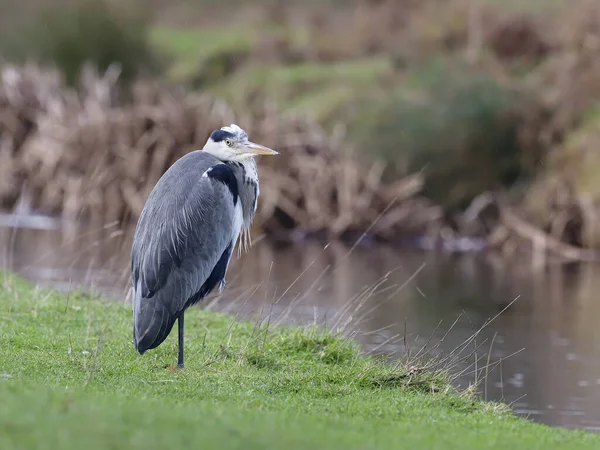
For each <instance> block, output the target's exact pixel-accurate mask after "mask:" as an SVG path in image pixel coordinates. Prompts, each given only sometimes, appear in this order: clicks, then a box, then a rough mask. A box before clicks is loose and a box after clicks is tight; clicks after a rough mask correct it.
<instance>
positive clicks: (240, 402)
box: [0, 274, 600, 450]
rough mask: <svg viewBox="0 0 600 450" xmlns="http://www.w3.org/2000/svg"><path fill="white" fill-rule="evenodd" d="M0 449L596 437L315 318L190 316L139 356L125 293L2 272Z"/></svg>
mask: <svg viewBox="0 0 600 450" xmlns="http://www.w3.org/2000/svg"><path fill="white" fill-rule="evenodd" d="M0 282H1V283H2V291H1V292H0V342H1V343H2V345H1V346H0V374H1V376H0V396H1V398H2V400H3V401H2V402H1V404H0V430H1V432H0V448H3V449H16V448H28V449H33V448H61V449H80V448H87V449H96V448H114V449H117V448H124V449H125V448H127V449H145V450H146V449H155V448H156V449H159V448H165V447H167V446H168V447H173V446H181V445H184V446H186V447H189V446H191V445H193V446H194V447H198V448H200V447H201V448H207V446H209V447H208V448H216V447H218V448H223V449H229V448H232V449H233V448H240V447H241V446H243V447H244V448H257V449H258V448H260V449H281V448H289V449H300V448H311V447H312V448H315V447H316V448H323V449H325V448H339V449H354V448H356V449H359V448H360V449H366V448H398V446H399V445H403V446H406V447H409V448H422V449H470V448H472V449H486V448H500V447H502V448H504V447H508V446H511V447H512V448H514V449H527V450H530V449H561V450H564V449H578V450H581V449H586V448H589V449H592V448H598V445H600V436H598V435H595V434H592V433H586V432H582V431H572V430H566V429H553V428H549V427H546V426H542V425H539V424H534V423H532V422H528V421H526V420H523V419H519V418H516V417H514V416H513V415H512V414H510V413H509V412H508V410H507V408H506V407H504V406H502V405H498V404H493V403H484V402H482V401H480V400H478V399H476V398H474V397H473V396H472V395H470V394H469V393H458V392H455V391H454V390H453V389H452V388H451V387H450V386H449V384H448V382H447V381H446V377H445V375H444V374H442V373H422V374H419V375H414V374H412V373H409V372H406V371H404V370H403V369H402V368H400V367H395V366H394V367H393V366H390V365H386V364H383V363H381V362H377V361H376V360H374V359H372V358H368V357H366V356H363V355H361V354H360V353H359V351H358V349H357V347H356V346H355V345H353V343H352V342H350V341H346V340H343V339H341V338H339V337H336V336H334V335H332V334H330V333H326V332H323V331H319V330H316V329H308V330H307V329H299V328H287V327H278V328H269V327H267V326H266V325H264V324H263V325H255V324H252V323H251V322H242V321H237V320H236V319H235V318H233V317H228V316H225V315H221V314H217V313H214V312H208V311H202V310H199V309H194V310H191V311H190V312H189V313H188V315H187V316H186V317H187V318H188V319H187V320H186V326H187V331H188V332H187V342H186V344H187V361H186V362H187V367H186V369H185V370H184V371H179V370H176V369H173V367H172V366H171V365H170V364H172V363H173V361H174V358H175V357H176V347H175V343H176V339H175V336H171V337H169V338H168V339H167V341H165V343H164V344H163V345H162V346H161V347H159V348H158V349H156V350H155V351H151V352H149V353H147V354H146V355H144V356H143V357H141V356H139V355H138V354H136V352H135V351H134V348H133V345H132V344H131V311H130V308H129V307H128V306H126V305H124V304H123V303H118V302H109V301H106V300H103V299H98V298H89V297H88V296H85V295H82V294H78V293H70V294H64V293H57V292H52V291H49V290H44V289H39V288H36V287H33V286H31V285H29V284H28V283H26V282H24V281H22V280H20V279H19V278H17V277H15V276H13V275H10V274H3V276H2V277H1V278H0Z"/></svg>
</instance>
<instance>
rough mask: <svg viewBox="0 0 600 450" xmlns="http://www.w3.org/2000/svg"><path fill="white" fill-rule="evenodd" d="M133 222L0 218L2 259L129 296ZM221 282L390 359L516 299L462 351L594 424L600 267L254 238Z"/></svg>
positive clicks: (229, 305)
mask: <svg viewBox="0 0 600 450" xmlns="http://www.w3.org/2000/svg"><path fill="white" fill-rule="evenodd" d="M131 231H132V230H127V231H117V230H115V229H112V228H110V227H107V228H106V229H104V230H102V231H96V232H90V231H87V232H81V233H78V234H77V235H76V237H73V232H67V231H57V230H54V231H49V230H43V229H37V230H35V229H34V230H32V229H20V230H14V229H7V228H4V229H2V228H0V250H2V251H1V256H2V264H3V265H4V266H5V267H11V268H13V269H14V270H16V271H18V272H20V273H21V274H23V275H25V276H26V277H28V278H31V279H34V280H36V281H39V282H43V283H47V284H52V285H54V286H58V287H59V288H68V287H70V286H75V285H84V286H92V287H93V288H94V289H96V290H98V291H101V292H103V293H105V294H108V295H111V296H114V297H116V298H120V299H123V300H128V294H129V292H128V290H129V289H128V288H129V250H130V248H131V237H132V232H131ZM227 281H228V285H227V289H226V290H225V291H224V292H223V293H222V294H220V295H213V296H211V302H212V304H213V305H214V307H215V308H218V309H222V310H234V311H237V312H242V313H243V314H249V315H252V316H255V315H259V314H261V315H265V314H267V313H269V314H272V315H273V316H274V318H275V319H277V318H279V319H281V320H287V321H293V322H297V323H298V322H300V323H306V322H313V321H318V322H320V323H323V322H327V323H329V324H336V325H342V324H345V323H348V322H349V323H350V325H349V329H350V330H352V331H358V332H359V333H358V334H357V338H358V339H359V340H360V342H361V343H362V344H363V345H364V346H365V348H366V349H367V350H376V351H379V352H385V353H387V354H389V355H390V356H392V357H395V358H403V357H404V356H405V355H406V352H407V349H406V348H405V346H404V336H405V335H406V342H407V344H408V345H407V346H409V347H410V348H411V349H412V350H411V351H412V352H413V353H414V352H415V351H416V350H417V349H418V348H420V347H422V346H423V345H424V344H425V343H426V342H427V341H428V340H429V339H430V337H431V336H433V339H431V343H430V344H429V346H431V345H433V344H434V343H435V342H437V341H439V340H440V339H441V338H442V337H443V336H444V335H445V334H446V333H448V334H447V336H446V337H445V338H444V340H443V342H442V344H441V345H440V349H441V351H442V353H446V354H447V353H448V352H450V351H452V350H453V349H454V348H455V347H457V346H458V345H460V344H461V343H462V342H464V341H465V340H466V339H468V338H469V336H471V335H472V334H473V332H474V331H476V330H477V329H479V328H480V327H481V326H482V325H483V324H484V323H485V322H486V321H487V320H489V319H490V318H492V317H493V316H495V315H496V314H498V313H499V312H500V311H502V310H503V309H504V308H506V307H507V306H508V305H509V304H510V303H511V302H512V301H513V300H514V299H517V300H516V301H515V302H514V303H513V304H512V305H511V306H510V307H509V308H508V309H506V311H504V312H503V313H502V314H501V315H500V316H499V317H498V318H497V319H495V320H494V321H493V322H492V323H491V324H489V325H488V326H487V327H486V328H484V329H483V331H482V332H481V333H480V335H478V337H477V340H476V341H475V342H473V343H472V344H471V345H470V346H469V348H467V349H465V351H464V352H463V354H464V355H468V354H469V353H470V352H472V348H475V347H476V346H480V347H479V355H481V356H482V357H483V359H481V360H480V361H479V363H478V364H479V368H481V367H482V366H483V365H484V364H485V363H486V361H487V355H488V354H490V362H491V363H494V362H499V361H500V363H499V364H497V365H496V368H495V369H494V370H493V371H491V372H490V373H489V374H488V378H487V382H486V383H484V384H483V386H482V388H484V390H485V395H487V398H488V399H490V400H503V401H506V402H509V403H511V404H512V405H513V407H514V409H515V410H516V411H517V412H519V413H522V414H524V415H526V416H527V417H530V418H532V419H534V420H539V421H541V422H545V423H548V424H551V425H558V426H566V427H585V428H588V429H593V430H600V327H598V326H597V321H598V317H600V302H599V301H598V298H597V295H596V294H595V292H600V291H599V289H600V266H599V265H591V264H588V265H570V266H550V267H548V268H545V269H543V270H532V268H531V267H529V266H528V265H527V263H524V264H523V266H522V267H518V266H515V265H514V264H511V265H510V266H508V267H505V266H503V265H502V263H501V262H498V261H494V260H491V259H490V258H487V259H484V258H483V257H481V256H472V255H471V256H469V255H466V256H465V255H461V256H460V257H457V256H449V255H440V254H433V253H419V252H406V251H399V250H392V249H388V248H362V247H357V248H356V249H354V250H353V251H352V253H350V254H349V253H348V249H347V248H345V247H341V246H338V245H329V246H327V248H326V249H324V248H323V246H322V245H319V244H303V245H302V246H298V247H292V248H290V247H286V248H275V247H273V246H272V245H270V244H268V243H267V242H266V241H260V242H258V243H257V244H255V246H254V247H253V248H252V249H251V251H250V252H249V253H248V254H246V255H244V256H242V257H241V258H239V259H238V258H235V259H234V260H233V261H232V263H231V266H230V271H229V275H228V279H227ZM457 318H458V319H459V320H458V322H457V323H456V324H455V325H454V326H453V327H451V325H452V324H453V322H454V321H455V320H456V319H457ZM440 322H441V324H440ZM450 328H451V329H450ZM449 329H450V331H449V332H448V330H449ZM503 358H505V359H503ZM473 361H474V358H473V357H472V358H470V360H469V362H468V363H467V362H465V363H464V364H463V366H461V367H463V368H464V374H463V376H462V377H461V378H460V380H459V383H460V384H461V385H466V384H467V383H469V382H470V381H473V380H474V377H475V374H474V370H473V367H471V368H469V364H470V363H473ZM479 375H481V374H479Z"/></svg>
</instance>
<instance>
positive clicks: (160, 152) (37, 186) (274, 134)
mask: <svg viewBox="0 0 600 450" xmlns="http://www.w3.org/2000/svg"><path fill="white" fill-rule="evenodd" d="M117 78H118V68H116V67H113V68H110V69H109V70H108V71H107V72H106V73H105V74H102V75H100V74H98V73H96V72H95V71H93V70H91V69H89V68H88V69H86V70H84V71H83V75H82V77H81V86H80V89H79V90H78V91H75V90H72V89H69V88H67V87H66V86H65V85H64V84H63V82H62V79H61V77H60V76H59V74H58V73H57V72H54V71H51V70H42V69H40V68H39V67H37V66H35V65H28V66H26V67H24V68H19V67H14V66H5V67H4V68H3V70H2V84H1V85H0V140H1V143H2V145H1V150H0V161H1V162H2V164H1V167H0V179H1V180H2V182H1V183H0V199H1V202H2V204H1V206H2V207H4V208H8V209H11V208H14V207H15V205H16V204H17V202H19V200H21V201H23V199H25V201H26V202H27V204H28V207H29V208H31V209H33V210H37V211H41V212H44V213H49V214H55V215H61V216H62V217H65V218H67V219H74V220H82V221H86V222H89V223H92V224H101V223H107V222H112V221H115V220H116V221H119V222H121V223H127V222H131V221H135V220H136V219H137V217H138V215H139V214H140V212H141V209H142V207H143V204H144V202H145V199H146V197H147V195H148V194H149V192H150V190H151V189H152V188H153V186H154V185H155V183H156V182H157V180H158V179H159V177H160V176H161V175H162V174H163V173H164V172H165V170H166V169H167V168H168V167H169V166H170V165H171V164H173V162H174V161H175V160H176V159H178V158H179V157H181V156H183V155H184V154H185V153H187V152H189V151H191V150H194V149H197V148H201V147H202V146H203V145H204V143H205V141H206V138H207V137H208V135H209V134H210V132H211V130H213V129H215V128H218V127H220V126H222V125H223V124H229V123H231V122H236V123H238V124H240V125H241V126H243V127H244V128H245V129H247V130H248V133H249V134H250V136H251V137H252V139H254V140H257V141H259V142H263V143H264V144H265V145H268V146H271V147H273V148H276V149H277V150H279V151H280V156H279V157H277V158H270V159H264V160H262V159H261V160H260V161H259V165H260V171H261V201H260V202H259V209H258V211H257V217H256V222H257V223H256V225H257V228H258V230H259V231H267V232H269V233H271V234H279V235H280V236H284V237H285V236H287V237H289V236H291V234H290V232H297V231H301V232H303V233H322V232H325V233H327V234H328V235H329V236H330V237H331V238H336V237H342V236H343V235H344V234H346V233H348V232H352V231H354V232H357V233H361V232H364V231H365V230H366V229H367V228H369V227H370V232H371V233H372V234H373V235H375V236H379V237H382V238H387V239H392V238H394V237H395V236H396V235H397V234H398V233H400V232H403V231H407V230H420V231H422V230H423V229H424V228H427V226H428V225H432V224H436V223H437V221H438V219H439V218H440V211H439V209H438V208H436V207H435V206H433V205H430V204H429V203H428V202H426V201H425V200H424V199H422V198H419V197H418V193H419V191H420V189H421V187H422V179H421V178H420V177H419V176H418V175H416V176H412V177H408V178H405V179H402V180H399V181H397V182H395V183H392V184H388V185H384V184H382V182H381V174H382V169H383V167H382V164H380V163H375V164H374V165H373V166H372V167H370V168H365V167H364V166H363V165H361V164H360V163H359V162H358V159H357V158H355V157H353V155H352V153H351V152H350V151H349V150H347V149H345V148H344V147H343V145H342V143H341V142H342V139H341V138H339V137H337V138H336V137H329V136H327V135H325V134H324V133H323V131H322V130H321V129H320V128H319V127H318V126H317V125H316V124H314V123H312V122H311V121H310V120H309V119H307V118H306V117H301V116H298V115H289V114H287V115H286V114H282V113H280V112H279V111H278V110H277V109H276V107H275V106H273V105H271V104H269V103H264V105H262V107H260V108H255V110H254V114H253V116H252V117H246V116H242V115H236V114H234V112H233V111H232V110H231V109H230V108H229V107H228V105H226V104H225V103H224V102H222V101H220V100H219V99H216V98H213V97H211V96H209V95H206V94H203V93H190V92H184V91H180V90H173V89H168V88H165V87H163V86H161V85H160V83H158V82H155V81H147V80H140V81H138V82H136V83H135V85H134V86H133V87H132V89H131V93H130V94H129V95H125V94H124V93H123V92H120V91H119V87H118V85H117V83H116V81H117Z"/></svg>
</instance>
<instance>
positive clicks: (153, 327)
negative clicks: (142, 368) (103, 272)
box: [133, 289, 176, 355]
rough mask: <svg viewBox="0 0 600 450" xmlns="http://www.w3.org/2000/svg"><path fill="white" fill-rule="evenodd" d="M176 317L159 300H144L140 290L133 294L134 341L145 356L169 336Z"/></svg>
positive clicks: (137, 348)
mask: <svg viewBox="0 0 600 450" xmlns="http://www.w3.org/2000/svg"><path fill="white" fill-rule="evenodd" d="M175 319H176V317H175V316H173V315H172V314H171V313H170V312H169V310H168V309H167V308H165V307H164V305H163V304H162V302H161V301H160V299H158V298H155V297H154V298H142V297H141V294H140V293H139V289H136V290H134V293H133V341H134V343H135V349H136V350H137V351H138V352H139V353H140V354H141V355H143V354H144V353H145V352H146V351H147V350H150V349H153V348H155V347H158V346H159V345H160V344H161V343H162V342H163V341H164V340H165V339H166V338H167V336H168V335H169V333H170V332H171V329H172V328H173V324H174V323H175Z"/></svg>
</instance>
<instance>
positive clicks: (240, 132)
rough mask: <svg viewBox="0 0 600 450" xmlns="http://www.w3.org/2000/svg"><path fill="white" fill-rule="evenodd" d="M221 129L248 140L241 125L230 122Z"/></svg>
mask: <svg viewBox="0 0 600 450" xmlns="http://www.w3.org/2000/svg"><path fill="white" fill-rule="evenodd" d="M221 130H223V131H227V132H229V133H233V134H235V135H236V136H237V137H238V139H240V140H248V133H246V132H245V131H244V130H243V129H242V128H241V127H239V126H237V125H236V124H235V123H232V124H231V125H229V126H228V127H221Z"/></svg>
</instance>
